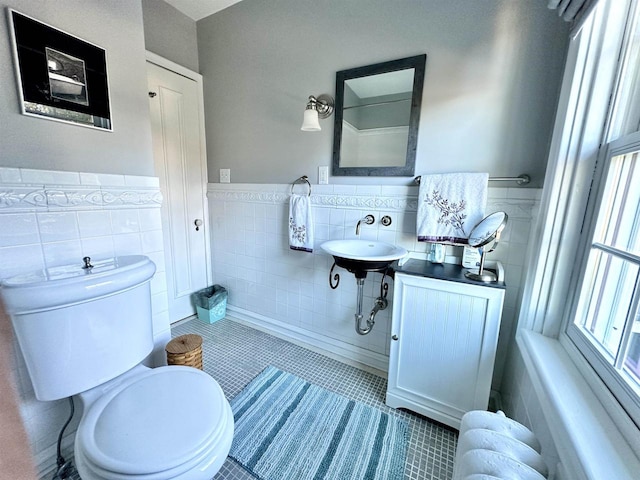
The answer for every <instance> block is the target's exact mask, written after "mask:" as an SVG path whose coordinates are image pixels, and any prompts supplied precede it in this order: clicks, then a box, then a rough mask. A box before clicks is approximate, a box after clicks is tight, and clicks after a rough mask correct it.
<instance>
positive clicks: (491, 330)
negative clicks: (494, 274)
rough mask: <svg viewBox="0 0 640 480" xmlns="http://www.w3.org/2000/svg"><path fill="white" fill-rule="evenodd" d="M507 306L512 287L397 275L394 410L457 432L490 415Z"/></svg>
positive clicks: (391, 367)
mask: <svg viewBox="0 0 640 480" xmlns="http://www.w3.org/2000/svg"><path fill="white" fill-rule="evenodd" d="M503 299H504V288H496V287H492V286H484V285H482V284H469V283H461V282H455V281H448V280H440V279H435V278H427V277H421V276H415V275H407V274H404V273H396V274H395V281H394V296H393V316H392V326H391V337H392V340H391V350H390V356H389V380H388V387H387V398H386V403H387V405H389V406H390V407H394V408H400V407H403V408H407V409H409V410H412V411H414V412H417V413H420V414H422V415H425V416H427V417H429V418H433V419H434V420H437V421H439V422H441V423H444V424H446V425H449V426H452V427H454V428H459V427H460V419H461V418H462V416H463V415H464V414H465V413H466V412H468V411H470V410H478V409H480V410H486V408H487V406H488V402H489V393H490V390H491V378H492V375H493V365H494V361H495V356H496V346H497V343H498V332H499V330H500V316H501V313H502V302H503Z"/></svg>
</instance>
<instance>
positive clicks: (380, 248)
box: [320, 239, 407, 263]
mask: <svg viewBox="0 0 640 480" xmlns="http://www.w3.org/2000/svg"><path fill="white" fill-rule="evenodd" d="M320 247H321V248H322V249H323V250H324V251H325V252H327V253H329V254H331V255H333V256H334V257H340V258H346V259H350V260H358V261H361V262H389V263H390V262H393V261H394V260H398V259H400V258H402V257H404V256H405V255H406V254H407V250H405V249H404V248H402V247H398V246H397V245H392V244H390V243H386V242H379V241H377V240H360V239H352V240H329V241H328V242H324V243H323V244H322V245H320Z"/></svg>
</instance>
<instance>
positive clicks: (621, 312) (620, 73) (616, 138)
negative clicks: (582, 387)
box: [567, 1, 640, 425]
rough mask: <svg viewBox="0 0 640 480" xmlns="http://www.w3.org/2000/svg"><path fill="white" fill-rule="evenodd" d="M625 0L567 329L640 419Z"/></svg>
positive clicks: (637, 226) (633, 17)
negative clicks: (615, 67)
mask: <svg viewBox="0 0 640 480" xmlns="http://www.w3.org/2000/svg"><path fill="white" fill-rule="evenodd" d="M636 4H637V2H636V1H634V2H631V8H630V9H629V15H628V16H627V23H626V25H625V28H626V32H625V35H624V37H623V41H622V46H621V48H620V55H619V58H620V61H619V65H618V68H617V72H616V80H615V82H614V84H615V88H614V91H613V94H612V96H611V98H612V102H611V108H610V111H609V113H608V119H607V124H606V125H604V126H603V131H604V132H605V133H604V138H605V141H604V142H603V145H602V147H601V149H600V150H601V152H600V155H599V162H598V163H599V165H598V167H597V168H596V170H595V174H594V181H593V184H592V188H593V191H592V193H591V195H590V199H589V204H588V206H587V215H586V217H585V218H586V221H585V224H584V228H583V233H582V239H581V243H580V245H581V248H579V249H578V256H577V258H576V262H575V265H577V266H578V268H576V269H575V270H574V278H573V285H574V290H573V291H574V292H575V294H574V298H573V302H572V305H573V307H572V308H571V310H570V311H569V319H570V320H569V321H568V325H567V334H568V336H569V338H570V339H571V340H572V341H573V343H574V344H575V345H576V346H577V347H578V349H579V350H580V352H581V353H582V355H583V356H584V357H585V359H586V360H587V361H588V362H589V363H590V364H591V366H592V367H593V368H594V370H595V371H596V372H597V374H598V375H599V376H600V378H601V379H602V380H603V381H604V382H605V384H606V385H607V387H608V388H609V389H610V390H611V392H612V393H613V394H614V395H615V396H616V398H617V399H618V401H619V402H620V403H621V405H622V406H623V408H624V409H625V410H626V412H627V413H628V414H629V415H630V416H631V418H632V419H633V420H634V421H635V423H636V424H637V425H640V125H639V111H638V110H639V108H638V106H639V105H640V95H639V94H638V89H639V87H640V81H639V80H640V78H639V73H640V60H639V58H640V28H639V27H638V23H639V22H638V17H639V16H640V15H638V12H639V11H640V9H638V8H636V7H637V5H636Z"/></svg>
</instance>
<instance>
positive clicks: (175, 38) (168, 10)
mask: <svg viewBox="0 0 640 480" xmlns="http://www.w3.org/2000/svg"><path fill="white" fill-rule="evenodd" d="M142 15H143V19H144V42H145V45H146V48H147V50H149V51H150V52H153V53H157V54H158V55H161V56H163V57H164V58H166V59H168V60H171V61H172V62H175V63H177V64H179V65H182V66H183V67H187V68H189V69H191V70H193V71H195V72H197V71H198V43H197V36H196V22H195V21H193V20H192V19H191V18H189V17H187V16H186V15H185V14H183V13H182V12H180V11H179V10H177V9H176V8H174V7H173V6H172V5H169V4H168V3H166V2H163V1H162V0H142Z"/></svg>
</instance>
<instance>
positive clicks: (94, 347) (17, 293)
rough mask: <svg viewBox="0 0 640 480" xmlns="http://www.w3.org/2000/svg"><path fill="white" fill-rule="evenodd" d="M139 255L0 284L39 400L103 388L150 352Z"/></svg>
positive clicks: (148, 272)
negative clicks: (103, 384)
mask: <svg viewBox="0 0 640 480" xmlns="http://www.w3.org/2000/svg"><path fill="white" fill-rule="evenodd" d="M155 269H156V267H155V265H154V264H153V262H152V261H151V260H149V259H148V258H147V257H145V256H143V255H129V256H122V257H116V258H111V259H109V260H105V261H97V262H94V263H93V268H83V267H82V263H81V262H79V264H78V265H72V266H64V267H55V268H50V269H46V270H42V271H39V272H35V273H31V274H25V275H19V276H16V277H13V278H9V279H7V280H4V281H3V282H2V283H1V290H2V293H3V297H4V301H5V304H6V306H7V309H8V311H9V313H10V315H11V319H12V322H13V328H14V331H15V334H16V337H17V340H18V343H19V345H20V349H21V350H22V353H23V356H24V359H25V362H26V365H27V368H28V370H29V376H30V377H31V382H32V384H33V388H34V391H35V394H36V397H37V398H38V399H39V400H56V399H59V398H65V397H68V396H71V395H75V394H77V393H80V392H83V391H85V390H88V389H90V388H93V387H95V386H97V385H100V384H102V383H104V382H107V381H108V380H111V379H112V378H115V377H117V376H118V375H120V374H122V373H124V372H126V371H127V370H129V369H131V368H133V367H134V366H136V365H137V364H139V363H140V362H141V361H142V360H144V358H145V357H146V356H147V355H148V354H149V353H150V352H151V351H152V349H153V323H152V317H151V293H150V287H149V282H150V280H151V277H152V276H153V274H154V273H155Z"/></svg>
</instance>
